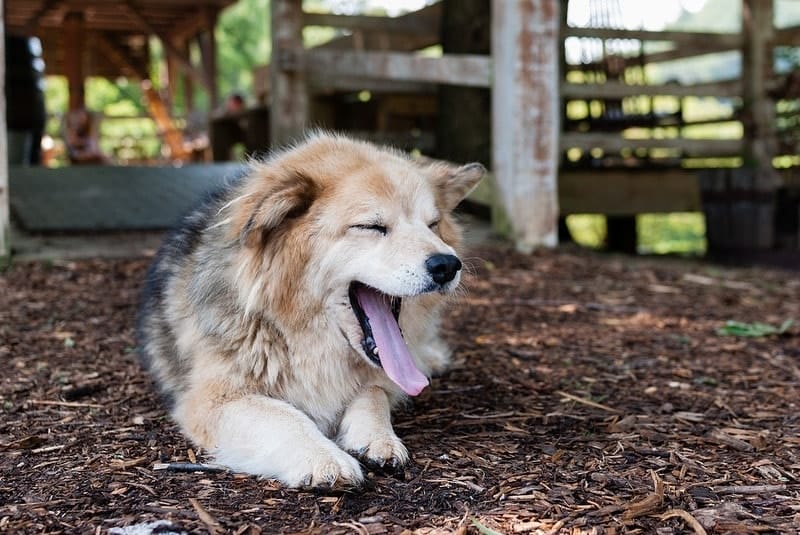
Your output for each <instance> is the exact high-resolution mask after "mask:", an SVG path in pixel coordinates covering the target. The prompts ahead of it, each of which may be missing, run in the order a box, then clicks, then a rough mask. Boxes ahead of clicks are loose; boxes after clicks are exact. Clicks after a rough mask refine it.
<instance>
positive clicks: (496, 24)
mask: <svg viewBox="0 0 800 535" xmlns="http://www.w3.org/2000/svg"><path fill="white" fill-rule="evenodd" d="M559 9H560V2H559V1H558V0H518V1H517V2H507V1H505V0H492V57H493V58H494V67H493V72H492V74H493V85H492V135H493V142H492V147H493V148H492V156H493V168H494V172H495V175H496V181H497V186H498V197H499V201H500V204H501V205H502V207H503V209H504V211H505V213H506V214H507V216H508V218H509V221H510V223H511V226H512V233H513V239H514V241H515V243H516V245H517V247H518V248H519V249H521V250H523V251H531V250H532V249H534V248H537V247H542V246H545V247H552V246H555V245H556V244H557V241H558V225H557V223H558V214H559V208H558V180H557V176H558V160H559V158H558V154H559V152H558V150H559V149H558V133H559V119H560V107H559V94H558V88H559V84H558V81H559V61H558V58H559V52H558V50H559V47H560V46H563V44H562V42H561V40H560V39H559Z"/></svg>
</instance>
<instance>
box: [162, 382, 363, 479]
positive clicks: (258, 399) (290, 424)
mask: <svg viewBox="0 0 800 535" xmlns="http://www.w3.org/2000/svg"><path fill="white" fill-rule="evenodd" d="M206 392H207V390H206ZM192 397H194V399H195V400H197V401H199V403H197V404H194V403H191V402H190V403H185V404H184V406H183V408H181V407H179V408H178V410H176V414H175V416H176V419H177V420H178V421H179V422H181V423H182V424H183V425H184V428H185V429H186V431H188V432H189V435H190V436H192V437H193V438H194V439H195V440H196V441H198V442H199V443H200V444H201V445H204V446H206V447H208V448H209V449H210V450H211V451H212V452H213V453H214V456H215V458H216V460H217V462H219V463H220V464H223V465H225V466H228V467H230V468H231V469H233V470H235V471H242V472H247V473H250V474H255V475H259V476H263V477H270V478H275V479H278V480H280V481H281V482H283V483H284V484H286V485H289V486H292V487H302V486H311V487H318V486H357V485H360V484H361V482H362V481H363V477H364V476H363V475H362V473H361V467H360V466H359V464H358V461H356V459H354V458H353V457H352V456H350V455H348V454H347V453H346V452H345V451H343V450H341V449H340V448H339V447H338V446H336V444H334V443H333V442H332V441H331V440H329V439H328V438H327V437H325V435H323V434H322V432H321V431H320V430H319V428H317V426H316V425H315V424H314V422H313V421H311V419H310V418H308V417H307V416H306V415H305V414H303V413H302V412H300V411H299V410H297V409H296V408H294V407H293V406H291V405H290V404H288V403H286V402H283V401H280V400H277V399H273V398H269V397H266V396H260V395H246V396H244V397H240V398H237V399H234V400H230V401H221V402H218V403H215V402H213V401H211V402H209V400H208V397H207V396H206V399H202V398H200V396H192ZM198 398H199V399H198ZM187 408H188V410H187Z"/></svg>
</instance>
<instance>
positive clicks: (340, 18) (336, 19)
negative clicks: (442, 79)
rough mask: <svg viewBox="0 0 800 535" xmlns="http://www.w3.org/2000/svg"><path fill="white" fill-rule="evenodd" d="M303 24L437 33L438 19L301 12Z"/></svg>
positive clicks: (380, 31) (392, 31) (376, 30)
mask: <svg viewBox="0 0 800 535" xmlns="http://www.w3.org/2000/svg"><path fill="white" fill-rule="evenodd" d="M303 25H304V26H329V27H333V28H344V29H348V30H360V31H364V32H374V33H399V34H406V35H427V36H432V35H436V34H438V31H439V28H438V21H437V20H435V19H431V18H430V17H421V16H413V14H410V15H409V16H406V17H376V16H370V15H335V14H333V13H303Z"/></svg>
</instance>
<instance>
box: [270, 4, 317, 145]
mask: <svg viewBox="0 0 800 535" xmlns="http://www.w3.org/2000/svg"><path fill="white" fill-rule="evenodd" d="M270 10H271V17H272V18H271V24H272V62H271V63H270V67H271V80H272V84H271V86H272V88H271V89H272V91H271V93H270V96H271V98H270V102H271V104H270V141H271V143H272V144H273V145H277V146H280V145H284V144H286V143H289V142H291V141H292V140H296V139H298V138H300V137H301V136H302V133H303V129H304V128H305V126H306V124H308V116H309V96H308V85H307V83H306V75H305V71H304V69H303V63H304V56H305V50H304V47H303V6H302V0H272V2H271V3H270Z"/></svg>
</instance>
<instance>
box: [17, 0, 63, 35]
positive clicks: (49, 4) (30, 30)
mask: <svg viewBox="0 0 800 535" xmlns="http://www.w3.org/2000/svg"><path fill="white" fill-rule="evenodd" d="M60 3H61V0H45V1H44V2H42V4H41V5H40V6H39V9H37V10H36V11H34V12H33V14H32V15H31V16H30V17H29V18H28V20H27V21H26V22H25V24H24V25H23V33H24V34H25V35H31V34H34V33H36V28H37V27H38V26H39V19H40V18H42V17H43V16H44V15H45V14H46V13H47V12H48V11H50V10H51V9H53V8H55V7H57V6H58V5H59V4H60Z"/></svg>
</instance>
